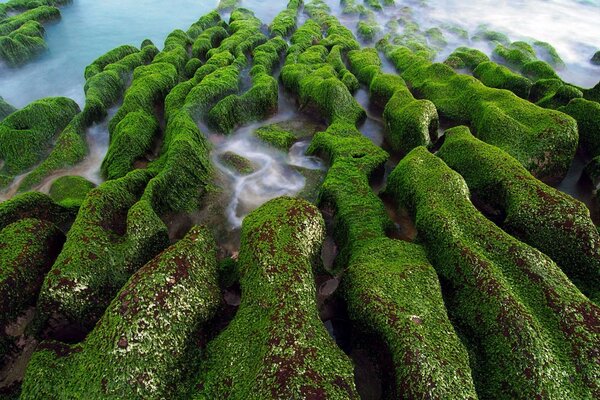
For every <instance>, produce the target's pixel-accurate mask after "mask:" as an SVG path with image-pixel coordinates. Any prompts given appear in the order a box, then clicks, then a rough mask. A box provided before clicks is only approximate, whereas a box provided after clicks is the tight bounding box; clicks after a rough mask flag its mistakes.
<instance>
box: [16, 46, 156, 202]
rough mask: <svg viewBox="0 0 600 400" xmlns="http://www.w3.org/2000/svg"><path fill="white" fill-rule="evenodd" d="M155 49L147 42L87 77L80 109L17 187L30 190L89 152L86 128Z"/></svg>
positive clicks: (104, 112) (100, 115)
mask: <svg viewBox="0 0 600 400" xmlns="http://www.w3.org/2000/svg"><path fill="white" fill-rule="evenodd" d="M119 53H120V51H118V52H113V54H112V55H111V56H110V57H107V58H109V59H115V57H116V56H115V55H116V54H119ZM125 53H127V51H125ZM156 53H158V50H157V49H156V47H154V45H152V44H147V45H145V46H142V49H141V50H140V51H139V52H137V53H132V54H127V55H125V56H124V57H123V58H121V59H120V60H118V61H115V62H113V63H111V64H108V65H105V66H104V70H103V71H100V72H96V73H94V74H93V75H92V76H91V77H90V78H89V79H88V80H87V81H86V84H85V87H84V90H85V94H86V99H85V107H84V109H83V111H82V112H81V113H80V114H77V115H76V116H75V117H74V118H73V119H72V120H71V122H70V123H69V124H68V125H67V126H66V128H65V129H64V130H63V131H62V132H61V134H60V135H59V136H58V138H57V139H56V143H55V144H54V148H53V149H52V151H51V153H50V154H49V155H48V157H47V158H46V159H45V160H44V161H42V163H41V164H40V165H38V166H37V167H36V168H35V169H34V170H33V171H32V172H31V173H30V174H28V175H27V176H26V177H25V179H23V181H22V182H21V184H20V185H19V191H25V190H29V189H31V188H32V187H33V186H35V185H38V184H39V183H40V182H41V181H42V180H43V179H44V178H46V177H47V176H49V175H51V174H52V173H53V172H54V171H57V170H59V169H62V168H67V167H70V166H73V165H75V164H76V163H78V162H80V161H81V160H83V159H84V158H85V156H86V155H87V152H88V148H87V140H86V129H87V128H88V127H89V126H91V125H92V124H93V123H94V122H98V121H100V120H102V119H103V118H105V117H106V114H107V110H108V108H109V107H111V106H112V105H113V104H115V103H116V102H117V101H118V100H119V98H120V97H121V96H122V94H123V91H124V90H125V86H126V85H127V84H128V82H129V78H130V77H129V75H130V73H131V72H132V71H133V70H134V69H135V68H136V67H138V66H141V65H143V64H147V63H149V62H150V61H152V59H153V58H154V56H155V55H156ZM99 59H103V57H100V58H99ZM102 65H103V64H102Z"/></svg>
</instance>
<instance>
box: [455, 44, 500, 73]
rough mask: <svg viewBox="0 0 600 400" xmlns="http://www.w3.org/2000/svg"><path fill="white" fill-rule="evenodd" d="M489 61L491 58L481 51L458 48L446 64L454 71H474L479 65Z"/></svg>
mask: <svg viewBox="0 0 600 400" xmlns="http://www.w3.org/2000/svg"><path fill="white" fill-rule="evenodd" d="M489 60H490V59H489V57H488V56H487V55H486V54H485V53H483V52H482V51H480V50H477V49H472V48H469V47H458V48H456V49H455V50H454V51H453V52H452V53H451V54H450V55H449V56H448V58H447V59H446V61H444V64H447V65H449V66H450V67H452V68H454V69H462V68H467V69H469V70H471V71H473V70H474V69H475V68H477V66H478V65H479V64H481V63H483V62H486V61H489Z"/></svg>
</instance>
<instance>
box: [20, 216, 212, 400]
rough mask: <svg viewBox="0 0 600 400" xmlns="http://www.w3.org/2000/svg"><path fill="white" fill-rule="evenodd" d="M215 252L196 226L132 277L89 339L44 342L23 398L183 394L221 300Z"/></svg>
mask: <svg viewBox="0 0 600 400" xmlns="http://www.w3.org/2000/svg"><path fill="white" fill-rule="evenodd" d="M215 253H216V252H215V243H214V240H213V239H212V237H211V235H210V232H208V230H207V229H206V228H203V227H194V228H192V230H191V231H190V232H189V233H188V234H187V235H186V237H185V238H183V239H182V240H180V241H179V242H177V243H176V244H175V245H173V246H171V247H170V248H168V249H166V250H165V251H163V252H162V253H161V254H159V255H158V256H157V257H156V258H154V259H152V260H151V261H150V262H148V263H147V264H146V265H144V266H143V267H142V268H140V269H139V270H138V271H137V272H136V273H135V274H134V275H133V276H132V277H131V278H130V279H129V281H128V282H127V283H126V284H125V286H123V288H122V289H121V290H120V291H119V293H118V294H117V295H116V297H115V298H114V299H113V301H112V302H111V303H110V305H109V306H108V308H107V310H106V312H105V313H104V315H103V316H102V318H101V319H100V321H99V322H98V324H97V325H96V327H95V329H94V330H93V331H92V332H91V333H90V334H89V335H88V336H87V337H86V338H85V340H84V341H83V342H81V343H79V344H76V345H73V346H69V345H66V344H62V343H59V342H42V344H41V345H40V346H39V347H38V349H37V351H36V352H35V353H34V355H33V357H32V359H31V361H30V362H29V365H28V367H27V371H26V374H25V379H24V382H23V387H22V394H21V398H22V399H39V398H46V399H58V398H64V397H65V396H66V397H72V398H77V397H82V396H83V397H88V396H89V397H93V398H120V399H138V398H145V399H159V398H178V397H179V396H178V394H177V393H178V392H179V391H181V390H185V389H187V387H188V384H189V382H188V380H187V379H186V378H188V379H189V377H190V376H191V372H192V366H193V365H194V364H195V363H196V362H197V361H198V356H199V354H198V349H197V348H196V342H195V337H194V336H195V335H197V334H198V333H199V332H201V330H202V329H203V328H204V327H205V325H206V324H207V322H208V321H209V320H210V319H211V318H212V317H213V316H214V315H215V313H216V311H217V308H218V305H219V302H220V294H221V293H220V289H219V286H218V280H217V268H216V254H215ZM91 366H94V368H92V369H90V367H91ZM182 386H183V387H182Z"/></svg>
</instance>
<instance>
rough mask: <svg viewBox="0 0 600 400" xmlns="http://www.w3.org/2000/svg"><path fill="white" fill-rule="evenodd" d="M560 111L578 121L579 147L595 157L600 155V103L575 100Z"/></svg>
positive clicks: (560, 108)
mask: <svg viewBox="0 0 600 400" xmlns="http://www.w3.org/2000/svg"><path fill="white" fill-rule="evenodd" d="M558 110H559V111H562V112H564V113H566V114H569V115H570V116H571V117H573V118H574V119H575V120H576V121H577V128H578V129H579V146H580V147H581V148H582V149H584V150H585V151H587V152H588V153H589V154H591V155H592V156H594V157H595V156H598V155H600V103H598V102H596V101H590V100H586V99H581V98H575V99H572V100H571V101H569V103H568V104H567V105H566V106H564V107H559V108H558Z"/></svg>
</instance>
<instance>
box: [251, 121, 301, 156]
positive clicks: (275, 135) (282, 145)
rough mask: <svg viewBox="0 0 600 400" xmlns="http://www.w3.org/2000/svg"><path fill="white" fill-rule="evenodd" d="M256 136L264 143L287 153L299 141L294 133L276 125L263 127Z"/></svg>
mask: <svg viewBox="0 0 600 400" xmlns="http://www.w3.org/2000/svg"><path fill="white" fill-rule="evenodd" d="M254 134H255V135H256V136H257V137H258V138H259V139H261V140H262V141H264V142H267V143H269V144H270V145H272V146H274V147H277V148H278V149H281V150H285V151H288V150H289V149H290V147H292V145H293V144H294V143H295V142H296V140H297V138H296V136H295V135H294V134H293V133H292V132H290V131H288V130H286V129H282V128H281V127H280V126H278V125H276V124H273V125H267V126H261V127H260V128H258V129H257V130H256V131H255V132H254Z"/></svg>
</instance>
